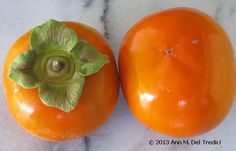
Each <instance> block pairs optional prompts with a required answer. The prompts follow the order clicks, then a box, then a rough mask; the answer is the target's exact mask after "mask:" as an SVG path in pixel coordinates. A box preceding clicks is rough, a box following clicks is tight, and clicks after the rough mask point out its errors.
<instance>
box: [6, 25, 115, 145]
mask: <svg viewBox="0 0 236 151" xmlns="http://www.w3.org/2000/svg"><path fill="white" fill-rule="evenodd" d="M64 24H65V25H66V26H68V27H70V28H72V29H74V30H75V31H76V32H77V34H78V37H79V38H81V39H84V40H86V41H87V42H89V43H90V44H91V45H93V46H94V47H95V48H97V49H98V50H99V51H100V52H102V53H103V54H106V55H107V56H109V60H110V63H109V64H107V65H105V66H104V67H103V68H102V69H101V70H99V71H98V72H97V73H96V74H94V75H91V76H89V77H86V82H85V85H84V88H83V91H82V95H81V97H80V100H79V102H78V104H77V107H76V108H75V109H74V110H73V111H71V112H69V113H66V112H63V111H61V110H59V109H56V108H52V107H48V106H46V105H44V104H43V103H42V101H41V100H40V98H39V96H38V88H37V89H24V88H23V87H21V86H20V85H18V84H16V83H14V82H12V81H11V80H9V78H8V70H9V66H10V64H11V63H12V61H13V60H14V59H15V58H16V56H18V55H19V54H21V53H22V52H24V51H26V50H28V49H29V47H30V46H29V36H30V32H28V33H26V34H25V35H23V36H22V37H20V38H19V39H18V40H17V41H16V42H15V43H14V45H13V46H12V47H11V49H10V51H9V53H8V55H7V57H6V60H5V67H4V76H3V77H4V79H3V80H4V87H5V93H6V97H7V104H8V107H9V109H10V112H11V113H12V115H13V117H14V119H15V120H16V121H17V122H18V123H19V124H20V125H21V127H23V128H24V129H26V130H27V131H29V132H31V133H32V134H34V135H36V136H38V137H40V138H43V139H47V140H52V141H61V140H67V139H72V138H76V137H81V136H85V135H88V134H90V133H91V132H93V131H95V130H96V129H97V128H99V127H101V126H102V125H103V124H104V123H105V121H106V120H107V119H108V118H109V116H110V115H111V113H112V111H113V110H114V107H115V105H116V103H117V98H118V78H117V70H116V65H115V61H114V56H113V54H112V50H111V49H110V47H109V45H108V43H107V42H106V40H105V39H104V38H103V37H102V35H100V34H99V33H98V32H97V31H95V30H94V29H92V28H90V27H88V26H86V25H83V24H81V23H74V22H64Z"/></svg>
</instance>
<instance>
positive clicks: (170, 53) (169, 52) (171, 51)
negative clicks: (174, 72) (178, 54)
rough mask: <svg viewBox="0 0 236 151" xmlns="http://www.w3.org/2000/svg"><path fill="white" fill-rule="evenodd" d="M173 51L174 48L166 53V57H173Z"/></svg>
mask: <svg viewBox="0 0 236 151" xmlns="http://www.w3.org/2000/svg"><path fill="white" fill-rule="evenodd" d="M173 50H174V49H173V48H170V49H168V50H167V51H166V55H167V56H169V57H170V56H172V55H173Z"/></svg>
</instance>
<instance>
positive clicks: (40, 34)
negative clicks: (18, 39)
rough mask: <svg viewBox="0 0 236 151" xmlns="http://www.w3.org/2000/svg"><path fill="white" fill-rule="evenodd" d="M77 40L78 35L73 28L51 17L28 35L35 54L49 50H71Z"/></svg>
mask: <svg viewBox="0 0 236 151" xmlns="http://www.w3.org/2000/svg"><path fill="white" fill-rule="evenodd" d="M77 42H78V36H77V34H76V32H75V31H74V30H72V29H70V28H68V27H66V26H65V25H64V24H63V23H60V22H58V21H56V20H53V19H50V20H49V21H47V22H46V23H44V24H42V25H40V26H37V27H35V28H34V29H33V30H32V32H31V35H30V46H31V48H32V49H34V51H35V52H36V53H37V54H44V53H47V51H49V50H64V51H71V50H72V49H73V48H74V47H75V45H76V44H77Z"/></svg>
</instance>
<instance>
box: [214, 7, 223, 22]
mask: <svg viewBox="0 0 236 151" xmlns="http://www.w3.org/2000/svg"><path fill="white" fill-rule="evenodd" d="M221 12H222V5H221V4H219V5H218V7H217V8H216V11H215V15H214V18H215V19H216V20H217V21H219V20H220V14H221Z"/></svg>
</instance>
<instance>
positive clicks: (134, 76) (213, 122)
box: [119, 8, 235, 137]
mask: <svg viewBox="0 0 236 151" xmlns="http://www.w3.org/2000/svg"><path fill="white" fill-rule="evenodd" d="M119 69H120V77H121V84H122V89H123V92H124V95H125V98H126V100H127V103H128V106H129V108H130V110H131V111H132V113H133V114H134V115H135V116H136V117H137V118H138V120H140V121H141V122H142V123H143V124H144V125H145V126H147V127H149V128H151V129H153V130H155V131H157V132H160V133H163V134H166V135H169V136H174V137H191V136H195V135H199V134H202V133H205V132H207V131H209V130H211V129H213V128H214V127H216V126H217V125H218V124H219V123H220V122H222V120H223V119H224V118H225V117H226V115H227V114H228V112H229V111H230V108H231V106H232V103H233V99H234V95H235V60H234V54H233V49H232V46H231V43H230V41H229V38H228V37H227V35H226V33H225V31H224V30H223V29H222V27H221V26H220V25H219V24H218V23H217V22H216V21H214V19H212V18H211V17H210V16H208V15H206V14H204V13H202V12H200V11H197V10H194V9H191V8H174V9H169V10H166V11H162V12H160V13H156V14H153V15H150V16H147V17H145V18H144V19H142V20H141V21H140V22H138V23H137V24H136V25H134V26H133V27H132V28H131V29H130V30H129V32H128V33H127V35H126V36H125V38H124V40H123V42H122V44H121V48H120V54H119Z"/></svg>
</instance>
